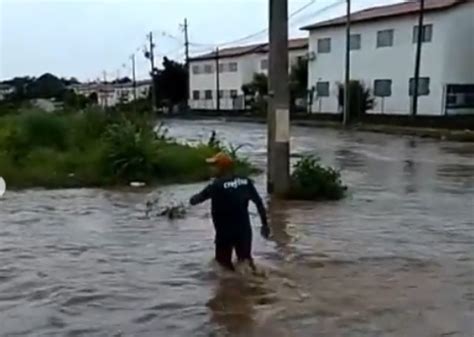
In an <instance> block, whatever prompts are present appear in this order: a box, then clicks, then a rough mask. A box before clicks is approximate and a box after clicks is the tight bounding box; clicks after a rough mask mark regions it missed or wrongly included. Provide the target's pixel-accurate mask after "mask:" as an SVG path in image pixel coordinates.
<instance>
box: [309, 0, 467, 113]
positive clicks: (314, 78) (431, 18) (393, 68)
mask: <svg viewBox="0 0 474 337" xmlns="http://www.w3.org/2000/svg"><path fill="white" fill-rule="evenodd" d="M425 7H426V9H425V11H426V12H425V19H424V26H423V33H422V35H423V36H422V38H423V41H424V43H423V45H422V56H421V72H420V81H419V90H418V91H419V95H420V96H419V108H418V114H420V115H451V114H466V113H474V1H471V0H426V5H425ZM418 14H419V1H416V0H411V1H407V2H404V3H399V4H395V5H389V6H382V7H374V8H370V9H366V10H363V11H360V12H356V13H353V14H352V36H351V41H350V44H351V49H352V50H351V79H353V80H359V81H361V82H363V83H364V84H365V86H366V87H368V88H370V89H371V91H372V93H373V94H374V96H375V97H376V105H375V107H374V109H373V110H372V111H369V113H374V114H408V113H410V111H411V105H412V104H411V100H412V97H411V93H412V92H413V89H412V85H413V77H414V65H415V53H416V41H417V35H418V33H417V31H418V26H417V24H418ZM345 22H346V17H339V18H336V19H332V20H328V21H324V22H319V23H316V24H314V25H310V26H307V27H304V28H303V29H304V30H308V31H309V33H310V37H309V52H310V54H311V55H312V57H311V58H310V61H309V64H308V72H309V74H308V76H309V77H308V78H309V81H308V86H309V89H311V88H314V89H315V97H314V100H313V106H312V108H311V110H312V112H314V113H319V112H321V113H339V112H341V110H342V107H340V106H339V103H338V102H339V101H338V85H339V84H340V83H344V77H345V74H344V69H345V46H346V37H345V34H346V33H345Z"/></svg>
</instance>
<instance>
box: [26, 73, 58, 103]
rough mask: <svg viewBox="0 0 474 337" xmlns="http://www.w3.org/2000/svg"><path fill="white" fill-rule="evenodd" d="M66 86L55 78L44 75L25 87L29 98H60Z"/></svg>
mask: <svg viewBox="0 0 474 337" xmlns="http://www.w3.org/2000/svg"><path fill="white" fill-rule="evenodd" d="M65 90H66V86H65V85H64V83H63V82H62V81H61V80H60V79H59V78H57V77H56V76H54V75H52V74H49V73H46V74H44V75H41V76H40V77H38V79H36V80H35V81H33V82H32V83H30V84H29V85H28V86H27V96H28V97H29V98H61V97H62V96H63V95H64V92H65Z"/></svg>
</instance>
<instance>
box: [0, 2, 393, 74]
mask: <svg viewBox="0 0 474 337" xmlns="http://www.w3.org/2000/svg"><path fill="white" fill-rule="evenodd" d="M288 1H289V6H290V8H289V12H290V13H292V12H295V11H297V10H298V9H301V8H302V7H304V6H306V5H308V6H307V7H305V8H304V10H302V11H300V12H299V13H298V14H297V15H295V16H293V17H292V18H291V19H290V35H291V36H293V37H295V36H306V35H305V32H301V31H299V28H300V27H301V26H303V25H306V24H309V23H313V22H316V21H320V20H323V19H327V18H330V17H334V16H338V15H343V14H344V11H345V0H313V1H311V0H288ZM352 1H353V8H354V10H358V9H362V8H365V7H369V6H373V5H383V4H388V3H393V2H400V1H401V0H352ZM185 17H186V18H187V19H188V23H189V36H190V42H191V43H193V45H192V46H191V53H192V54H198V53H202V52H207V51H209V50H210V49H212V48H213V47H214V46H213V45H215V44H223V43H226V42H229V41H233V40H238V39H239V38H241V37H245V36H248V35H251V34H253V33H256V32H259V31H262V30H263V29H265V28H266V27H267V26H268V0H0V79H6V78H10V77H13V76H23V75H31V76H39V75H41V74H43V73H45V72H51V73H53V74H56V75H58V76H67V77H70V76H75V77H77V78H79V79H80V80H83V81H85V80H88V79H90V80H93V79H97V78H98V77H99V76H100V77H102V76H103V72H104V71H106V73H107V77H108V79H110V78H113V77H116V76H117V75H120V76H126V75H127V76H128V75H130V61H129V56H130V55H131V54H132V53H136V55H137V56H136V59H137V73H138V76H139V77H140V78H143V77H145V76H147V72H148V67H149V65H148V63H147V62H148V61H147V60H146V59H145V58H144V57H143V52H142V51H143V47H144V46H145V43H146V34H147V33H148V32H150V31H153V33H154V36H155V39H156V43H157V48H156V57H157V59H158V62H160V59H161V58H162V56H163V54H166V55H168V56H169V57H171V58H175V59H182V57H183V55H184V48H183V40H184V39H183V33H182V30H181V29H180V24H182V22H183V20H184V18H185ZM267 38H268V31H263V32H261V33H260V34H257V35H256V36H252V37H251V38H249V39H247V40H244V41H240V42H239V43H237V44H248V43H252V42H261V41H265V40H267ZM234 44H235V43H234Z"/></svg>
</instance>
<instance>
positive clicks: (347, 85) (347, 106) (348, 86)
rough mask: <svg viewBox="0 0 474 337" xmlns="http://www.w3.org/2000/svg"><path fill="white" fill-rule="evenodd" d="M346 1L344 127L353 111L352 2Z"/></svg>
mask: <svg viewBox="0 0 474 337" xmlns="http://www.w3.org/2000/svg"><path fill="white" fill-rule="evenodd" d="M346 1H347V14H346V15H347V16H346V70H345V77H346V78H345V80H344V115H343V118H342V123H343V125H344V126H347V125H348V124H349V118H350V111H351V0H346Z"/></svg>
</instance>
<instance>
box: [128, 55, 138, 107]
mask: <svg viewBox="0 0 474 337" xmlns="http://www.w3.org/2000/svg"><path fill="white" fill-rule="evenodd" d="M130 59H131V61H132V81H133V82H132V85H133V100H134V101H136V100H137V77H136V71H135V54H132V56H130ZM134 106H135V105H134Z"/></svg>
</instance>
